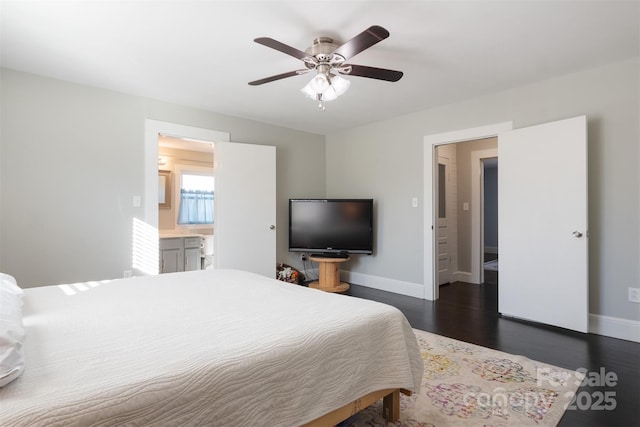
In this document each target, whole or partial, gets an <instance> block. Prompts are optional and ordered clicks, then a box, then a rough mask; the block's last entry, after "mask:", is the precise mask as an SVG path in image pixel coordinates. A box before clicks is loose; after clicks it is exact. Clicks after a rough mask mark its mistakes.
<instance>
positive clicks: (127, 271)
mask: <svg viewBox="0 0 640 427" xmlns="http://www.w3.org/2000/svg"><path fill="white" fill-rule="evenodd" d="M122 277H124V278H125V279H128V278H129V277H133V271H131V270H125V271H124V274H123V275H122Z"/></svg>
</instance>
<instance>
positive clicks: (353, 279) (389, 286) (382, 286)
mask: <svg viewBox="0 0 640 427" xmlns="http://www.w3.org/2000/svg"><path fill="white" fill-rule="evenodd" d="M340 277H341V280H344V281H345V282H349V283H353V284H356V285H362V286H366V287H367V288H373V289H378V290H381V291H387V292H393V293H396V294H400V295H406V296H409V297H414V298H420V299H424V285H422V283H412V282H404V281H402V280H396V279H389V278H386V277H380V276H372V275H370V274H362V273H355V272H352V271H341V272H340Z"/></svg>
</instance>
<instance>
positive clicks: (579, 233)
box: [571, 230, 582, 237]
mask: <svg viewBox="0 0 640 427" xmlns="http://www.w3.org/2000/svg"><path fill="white" fill-rule="evenodd" d="M571 234H573V235H574V236H575V237H582V233H581V232H580V231H578V230H576V231H574V232H573V233H571Z"/></svg>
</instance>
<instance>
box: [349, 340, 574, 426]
mask: <svg viewBox="0 0 640 427" xmlns="http://www.w3.org/2000/svg"><path fill="white" fill-rule="evenodd" d="M414 331H415V333H416V336H417V338H418V343H419V344H420V348H421V353H422V359H423V360H424V375H423V378H422V389H421V390H420V392H419V393H414V394H413V395H412V396H404V395H401V397H400V420H399V421H398V422H396V423H395V424H393V423H387V422H385V420H384V419H383V418H382V402H381V401H380V402H378V403H375V404H374V405H372V406H370V407H369V408H367V409H365V410H364V411H362V412H360V413H358V414H356V415H354V416H352V417H351V418H349V419H348V420H346V421H344V422H343V423H341V424H340V426H341V427H347V426H349V427H362V426H368V427H373V426H403V427H404V426H407V427H414V426H420V427H432V426H433V427H440V426H487V427H488V426H496V427H497V426H504V427H507V426H518V427H520V426H555V425H557V424H558V422H559V421H560V418H561V417H562V415H563V414H564V411H565V408H566V407H567V406H568V405H569V403H570V402H571V399H572V397H573V394H574V393H575V392H576V390H577V388H578V385H579V384H580V382H581V381H582V378H583V377H584V375H583V374H581V373H579V372H574V371H570V370H566V369H562V368H558V367H556V366H552V365H547V364H544V363H540V362H536V361H535V360H531V359H528V358H526V357H523V356H516V355H512V354H508V353H503V352H500V351H496V350H492V349H489V348H485V347H480V346H477V345H474V344H469V343H466V342H463V341H457V340H453V339H450V338H446V337H442V336H440V335H434V334H431V333H429V332H424V331H420V330H417V329H414Z"/></svg>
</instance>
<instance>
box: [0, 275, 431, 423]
mask: <svg viewBox="0 0 640 427" xmlns="http://www.w3.org/2000/svg"><path fill="white" fill-rule="evenodd" d="M23 301H24V307H23V323H24V328H25V331H26V340H25V345H24V356H25V360H26V363H25V369H24V372H23V373H22V375H21V376H20V377H19V378H17V379H16V380H15V381H13V382H12V383H11V384H8V385H6V386H4V387H2V388H0V402H1V404H0V420H2V423H3V425H11V426H20V425H25V426H26V425H28V426H38V425H47V426H54V425H60V426H62V425H64V426H70V425H77V426H89V425H91V426H107V425H109V426H112V425H136V426H138V425H216V426H218V425H219V426H226V425H233V426H243V425H244V426H256V425H265V426H266V425H269V426H296V425H304V424H307V423H310V425H331V424H335V423H337V422H339V421H341V419H344V418H346V417H348V416H349V415H350V414H352V413H355V412H356V411H357V410H359V409H364V407H366V406H367V405H368V404H370V403H373V402H372V399H373V401H375V400H378V399H380V398H383V397H384V399H385V407H386V408H387V409H388V410H389V414H388V415H389V416H390V417H391V418H392V419H393V418H395V417H397V411H398V403H397V396H398V393H399V391H403V392H407V393H410V392H412V391H417V390H418V388H419V387H420V382H421V377H422V359H421V357H420V352H419V349H418V345H417V341H416V338H415V335H414V333H413V330H412V329H411V327H410V325H409V323H408V322H407V320H406V319H405V317H404V316H403V315H402V313H401V312H400V311H398V310H397V309H395V308H394V307H391V306H388V305H385V304H380V303H376V302H373V301H367V300H362V299H357V298H353V297H347V296H343V295H334V294H329V293H325V292H322V291H318V290H314V289H308V288H305V287H302V286H296V285H292V284H288V283H284V282H279V281H277V280H274V279H269V278H266V277H262V276H258V275H255V274H251V273H247V272H242V271H236V270H206V271H194V272H185V273H171V274H162V275H157V276H146V277H137V278H131V279H120V280H113V281H108V282H86V283H80V284H73V285H54V286H44V287H39V288H31V289H25V290H24V296H23ZM314 423H315V424H314Z"/></svg>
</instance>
